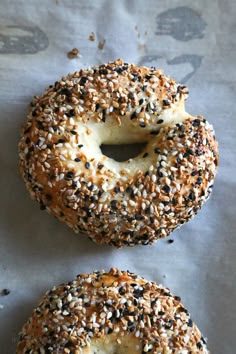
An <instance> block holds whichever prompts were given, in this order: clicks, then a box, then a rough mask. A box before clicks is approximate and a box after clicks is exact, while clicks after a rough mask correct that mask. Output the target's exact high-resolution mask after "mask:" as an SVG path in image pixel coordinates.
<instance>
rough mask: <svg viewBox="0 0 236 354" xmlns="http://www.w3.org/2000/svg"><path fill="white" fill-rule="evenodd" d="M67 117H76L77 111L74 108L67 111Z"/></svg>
mask: <svg viewBox="0 0 236 354" xmlns="http://www.w3.org/2000/svg"><path fill="white" fill-rule="evenodd" d="M66 115H67V117H74V115H75V111H74V109H70V110H69V112H67V113H66Z"/></svg>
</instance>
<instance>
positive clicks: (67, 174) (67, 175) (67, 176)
mask: <svg viewBox="0 0 236 354" xmlns="http://www.w3.org/2000/svg"><path fill="white" fill-rule="evenodd" d="M73 175H74V172H73V171H69V172H67V173H66V179H68V180H70V179H72V178H73Z"/></svg>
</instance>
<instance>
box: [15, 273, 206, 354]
mask: <svg viewBox="0 0 236 354" xmlns="http://www.w3.org/2000/svg"><path fill="white" fill-rule="evenodd" d="M180 301H181V299H180V297H178V296H174V295H172V294H171V293H170V291H169V289H166V288H164V287H163V286H161V285H159V286H158V285H156V284H155V283H153V282H149V281H147V280H145V279H143V278H141V277H139V276H136V275H135V274H133V273H129V272H121V271H119V270H118V269H114V268H113V269H111V270H110V271H109V272H108V273H104V272H94V273H92V274H81V275H78V276H77V278H76V279H75V280H74V281H71V282H69V283H68V284H61V285H59V286H58V287H54V288H53V289H52V290H51V291H48V292H47V293H46V295H45V296H44V297H43V298H42V299H41V302H40V303H39V305H38V306H37V307H36V308H35V310H34V312H33V314H32V316H31V317H30V319H29V320H28V322H27V323H26V324H25V325H24V327H23V329H22V331H21V333H20V338H19V343H18V346H17V354H26V353H43V354H44V353H58V354H59V353H60V354H61V353H65V354H69V353H73V354H106V353H107V354H108V353H109V354H145V353H150V354H168V353H175V354H190V353H205V354H207V353H209V352H208V350H207V347H206V343H205V340H204V338H203V337H202V336H201V333H200V331H199V329H198V328H197V326H196V325H195V323H193V321H192V319H191V317H190V314H189V312H188V311H187V310H186V309H185V308H184V306H183V305H182V304H181V302H180Z"/></svg>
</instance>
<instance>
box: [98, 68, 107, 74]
mask: <svg viewBox="0 0 236 354" xmlns="http://www.w3.org/2000/svg"><path fill="white" fill-rule="evenodd" d="M99 74H100V75H107V74H108V71H107V69H102V68H101V69H99Z"/></svg>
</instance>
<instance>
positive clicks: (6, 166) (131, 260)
mask: <svg viewBox="0 0 236 354" xmlns="http://www.w3.org/2000/svg"><path fill="white" fill-rule="evenodd" d="M235 18H236V3H235V2H234V1H233V0H232V1H230V0H224V1H221V0H218V1H211V0H207V1H205V0H199V1H197V2H192V1H191V2H190V1H187V0H186V1H184V0H183V1H177V0H173V1H164V0H161V1H155V0H153V1H132V0H131V1H128V0H127V1H109V0H107V1H106V0H104V1H91V0H87V1H75V0H74V1H72V0H69V1H65V0H58V1H57V2H56V1H53V0H52V1H49V0H48V1H46V0H41V1H40V2H38V1H32V0H31V1H23V0H11V1H8V0H2V1H1V2H0V82H1V86H0V87H1V88H0V166H1V167H0V168H1V173H0V188H1V194H0V196H1V198H0V289H2V288H9V289H10V290H11V293H10V294H9V295H8V296H6V297H3V296H0V304H1V305H3V306H4V308H3V309H0V353H1V354H11V353H14V350H15V345H16V340H17V332H18V331H19V330H20V328H21V326H22V324H23V323H24V322H25V321H26V319H27V318H28V316H29V315H30V313H31V311H32V308H33V307H34V306H35V305H36V303H37V301H38V299H39V297H40V296H41V295H42V294H43V293H44V292H45V291H46V290H47V289H49V288H51V287H52V286H53V285H54V284H59V283H61V282H64V281H69V280H70V279H72V278H73V277H74V276H76V274H78V273H80V272H90V271H93V270H94V269H101V268H105V269H108V268H110V267H111V266H115V267H120V268H121V269H129V270H131V271H134V272H137V273H139V274H140V275H142V276H144V277H146V278H147V279H150V280H154V281H157V282H159V283H163V284H164V285H166V286H168V287H169V288H170V289H171V290H172V291H173V292H174V293H175V294H176V295H180V296H181V298H182V300H183V302H184V304H185V305H186V306H187V308H188V309H189V311H190V312H191V314H192V318H193V319H194V321H196V323H197V324H198V326H199V328H200V329H201V331H202V332H203V334H204V335H205V336H206V337H208V340H209V348H210V350H211V352H212V353H215V354H222V353H224V354H233V353H235V351H236V349H235V344H234V337H233V335H235V333H236V325H235V323H236V317H235V307H236V306H235V298H236V281H235V280H236V279H235V273H236V261H235V253H236V252H235V251H236V247H235V246H236V240H235V231H236V206H235V187H236V186H235V176H236V169H235V153H236V141H235V116H236V110H235V99H236V89H235V87H236V86H235V82H236V71H235V58H236V46H235V44H236V43H235V42H236V40H235V38H236V37H235ZM92 31H93V32H94V33H95V36H96V40H95V41H94V42H91V41H89V40H88V37H89V34H90V33H91V32H92ZM104 39H105V40H106V42H105V46H104V48H103V50H99V49H98V42H99V41H100V40H104ZM73 47H77V48H78V49H79V51H80V53H81V54H82V57H81V58H80V59H74V60H69V59H68V58H67V55H66V53H67V52H68V51H69V50H71V49H72V48H73ZM118 57H123V58H124V59H125V61H128V62H134V63H136V64H141V65H148V66H152V65H153V66H156V67H163V68H164V69H165V72H166V73H168V74H170V75H173V76H174V77H175V78H176V79H178V80H180V81H181V82H183V83H185V84H187V85H188V86H189V89H190V96H189V99H188V103H187V110H188V111H189V112H190V113H191V114H202V115H204V116H205V117H206V118H207V119H208V120H209V121H210V122H211V123H212V124H213V125H214V127H215V130H216V136H217V138H218V140H219V144H220V169H219V173H218V176H217V180H216V183H215V188H214V190H213V195H212V198H211V199H210V201H209V202H207V204H206V205H205V206H204V207H203V208H202V210H201V212H200V213H199V214H198V216H197V217H195V219H194V220H193V221H191V222H189V223H188V224H186V225H184V226H183V227H182V228H180V229H179V230H178V231H176V232H175V233H174V234H172V236H171V238H174V240H175V242H174V243H173V244H168V243H167V241H166V240H162V241H159V242H157V243H156V244H155V245H153V246H146V247H141V246H139V247H135V248H125V249H122V250H116V249H113V248H110V247H105V246H97V245H95V244H93V243H91V242H90V241H88V240H87V239H86V238H80V237H78V236H76V235H75V234H74V233H73V232H72V231H71V230H70V229H68V228H67V227H66V226H65V225H63V224H61V223H59V222H58V221H57V220H56V219H54V218H53V217H51V216H49V215H47V214H46V213H45V212H41V211H40V210H39V207H38V205H37V204H36V203H35V202H32V201H31V200H30V198H29V195H28V193H27V192H26V190H25V186H24V183H23V182H22V180H21V179H20V177H19V174H18V156H17V143H18V140H19V132H20V126H21V125H22V123H23V122H24V119H25V115H26V112H27V106H28V104H29V102H30V100H31V97H32V96H33V95H34V94H40V93H41V92H42V91H43V89H44V88H45V87H46V86H47V85H49V84H51V83H53V82H54V81H56V80H57V79H58V78H59V77H60V76H61V75H63V74H66V73H68V72H71V71H75V70H77V69H79V68H81V67H87V66H92V65H95V64H99V63H103V62H107V61H109V60H114V59H116V58H118Z"/></svg>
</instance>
